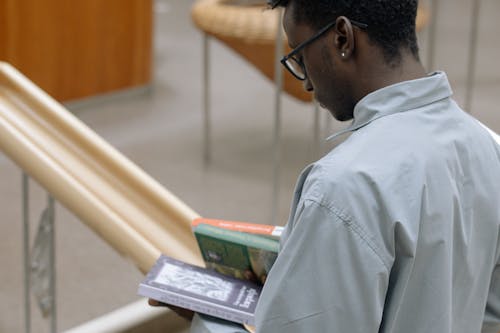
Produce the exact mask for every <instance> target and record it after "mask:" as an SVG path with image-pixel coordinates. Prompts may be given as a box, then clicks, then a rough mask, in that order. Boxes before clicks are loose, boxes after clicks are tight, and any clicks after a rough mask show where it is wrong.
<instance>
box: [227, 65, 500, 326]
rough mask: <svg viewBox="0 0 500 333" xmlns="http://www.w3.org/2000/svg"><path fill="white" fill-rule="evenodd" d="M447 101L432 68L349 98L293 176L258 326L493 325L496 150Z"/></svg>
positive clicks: (498, 303)
mask: <svg viewBox="0 0 500 333" xmlns="http://www.w3.org/2000/svg"><path fill="white" fill-rule="evenodd" d="M451 95H452V92H451V89H450V87H449V84H448V80H447V78H446V75H445V74H444V73H439V72H438V73H435V74H433V75H430V76H428V77H425V78H422V79H418V80H413V81H407V82H402V83H399V84H396V85H392V86H389V87H386V88H383V89H381V90H378V91H376V92H373V93H371V94H369V95H367V96H366V97H365V98H363V99H362V100H361V101H360V102H359V103H358V104H357V105H356V107H355V110H354V121H353V123H352V125H351V126H350V127H349V128H348V129H347V130H346V131H345V132H352V134H351V135H350V137H349V138H347V140H346V141H344V142H343V143H342V144H340V145H339V146H338V147H337V148H335V149H334V150H333V151H331V152H330V153H329V154H328V155H326V156H325V157H323V158H322V159H321V160H319V161H318V162H316V163H314V164H312V165H311V166H309V167H308V168H306V169H305V170H304V172H303V173H302V175H301V177H300V178H299V180H298V183H297V187H296V192H295V197H294V201H293V205H292V210H291V214H290V219H289V221H288V224H287V228H286V229H285V233H284V235H283V238H282V248H281V250H280V254H279V256H278V259H277V260H276V263H275V264H274V266H273V268H272V270H271V272H270V274H269V276H268V278H267V280H266V284H265V286H264V290H263V293H262V296H261V299H260V300H259V304H258V307H257V312H256V318H257V331H258V332H259V333H285V332H286V333H299V332H304V333H306V332H307V333H309V332H314V333H322V332H325V333H326V332H341V333H356V332H363V333H369V332H383V333H389V332H391V333H400V332H401V333H407V332H412V333H419V332H422V333H424V332H425V333H429V332H439V333H444V332H446V333H451V332H453V333H461V332H463V333H474V332H477V333H479V332H484V333H497V332H498V331H500V259H499V258H500V146H499V145H498V144H497V143H496V142H495V141H494V140H493V138H492V136H491V135H489V133H487V131H486V130H485V129H484V128H483V127H482V126H481V125H480V124H479V123H478V122H477V121H476V120H475V119H473V118H472V117H470V116H469V115H468V114H466V113H464V112H463V111H462V110H461V109H460V108H459V107H458V106H457V105H456V103H455V102H454V101H453V100H452V99H451ZM218 332H224V330H223V329H221V330H219V331H218ZM233 332H234V331H233Z"/></svg>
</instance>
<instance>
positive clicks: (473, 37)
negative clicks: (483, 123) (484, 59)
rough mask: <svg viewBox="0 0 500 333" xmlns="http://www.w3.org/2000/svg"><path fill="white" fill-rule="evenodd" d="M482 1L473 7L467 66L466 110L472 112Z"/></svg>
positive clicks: (474, 3)
mask: <svg viewBox="0 0 500 333" xmlns="http://www.w3.org/2000/svg"><path fill="white" fill-rule="evenodd" d="M480 5H481V0H474V2H473V5H472V6H473V7H472V17H471V28H470V35H469V56H468V64H467V83H466V88H465V101H464V106H465V110H466V111H467V112H469V113H471V112H472V97H473V92H474V81H475V79H476V56H477V32H478V25H479V11H480Z"/></svg>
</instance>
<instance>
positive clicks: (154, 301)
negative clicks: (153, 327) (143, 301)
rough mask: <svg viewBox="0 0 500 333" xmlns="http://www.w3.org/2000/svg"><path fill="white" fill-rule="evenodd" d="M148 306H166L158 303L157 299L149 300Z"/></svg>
mask: <svg viewBox="0 0 500 333" xmlns="http://www.w3.org/2000/svg"><path fill="white" fill-rule="evenodd" d="M148 304H149V305H151V306H165V304H163V303H160V302H158V301H157V300H155V299H151V298H150V299H148Z"/></svg>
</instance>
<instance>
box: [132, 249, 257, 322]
mask: <svg viewBox="0 0 500 333" xmlns="http://www.w3.org/2000/svg"><path fill="white" fill-rule="evenodd" d="M260 292H261V286H259V285H257V284H254V283H252V282H250V281H245V280H239V279H236V278H233V277H230V276H225V275H223V274H219V273H217V272H214V271H212V270H209V269H206V268H203V267H198V266H193V265H190V264H187V263H185V262H182V261H179V260H175V259H173V258H170V257H168V256H165V255H161V256H160V258H158V260H157V261H156V263H155V265H154V266H153V268H152V269H151V270H150V271H149V272H148V274H147V276H146V278H145V279H144V281H143V282H141V283H140V284H139V290H138V294H139V295H141V296H144V297H148V298H152V299H155V300H157V301H159V302H163V303H167V304H171V305H175V306H179V307H182V308H185V309H189V310H192V311H195V312H199V313H204V314H207V315H210V316H213V317H218V318H222V319H225V320H229V321H232V322H237V323H240V324H247V325H254V312H255V307H256V305H257V301H258V298H259V296H260Z"/></svg>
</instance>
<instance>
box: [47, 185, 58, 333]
mask: <svg viewBox="0 0 500 333" xmlns="http://www.w3.org/2000/svg"><path fill="white" fill-rule="evenodd" d="M47 207H48V211H49V221H50V226H51V228H50V237H49V242H50V243H49V244H50V249H49V251H50V261H49V263H50V264H49V265H50V268H49V269H50V287H49V288H50V301H51V305H50V307H51V309H52V311H51V316H50V319H51V321H50V327H51V332H52V333H56V332H57V311H56V310H57V304H56V303H57V302H56V251H55V233H56V226H55V200H54V198H53V197H52V196H51V195H50V194H48V195H47Z"/></svg>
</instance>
